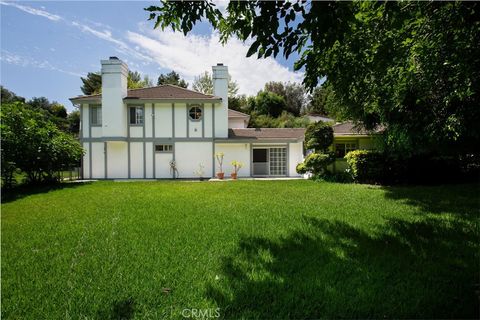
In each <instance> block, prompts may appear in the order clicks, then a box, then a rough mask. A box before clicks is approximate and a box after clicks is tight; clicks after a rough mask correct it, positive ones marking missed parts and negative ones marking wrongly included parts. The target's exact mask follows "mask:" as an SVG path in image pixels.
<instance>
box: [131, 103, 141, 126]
mask: <svg viewBox="0 0 480 320" xmlns="http://www.w3.org/2000/svg"><path fill="white" fill-rule="evenodd" d="M130 124H134V125H135V124H137V125H142V124H143V107H130Z"/></svg>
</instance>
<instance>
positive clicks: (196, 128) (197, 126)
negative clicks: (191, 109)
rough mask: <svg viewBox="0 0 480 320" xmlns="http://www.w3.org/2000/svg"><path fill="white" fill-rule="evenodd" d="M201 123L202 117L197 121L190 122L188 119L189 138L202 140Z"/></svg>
mask: <svg viewBox="0 0 480 320" xmlns="http://www.w3.org/2000/svg"><path fill="white" fill-rule="evenodd" d="M202 123H203V117H202V119H201V120H199V121H194V120H191V119H190V117H188V137H189V138H202Z"/></svg>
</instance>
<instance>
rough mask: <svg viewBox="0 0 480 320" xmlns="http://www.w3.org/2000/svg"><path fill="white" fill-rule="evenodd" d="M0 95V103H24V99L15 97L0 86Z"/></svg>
mask: <svg viewBox="0 0 480 320" xmlns="http://www.w3.org/2000/svg"><path fill="white" fill-rule="evenodd" d="M0 89H1V93H0V98H1V103H2V104H4V103H10V102H16V101H19V102H25V98H23V97H20V96H17V95H16V94H15V93H13V92H12V91H10V90H8V89H7V88H5V87H4V86H0Z"/></svg>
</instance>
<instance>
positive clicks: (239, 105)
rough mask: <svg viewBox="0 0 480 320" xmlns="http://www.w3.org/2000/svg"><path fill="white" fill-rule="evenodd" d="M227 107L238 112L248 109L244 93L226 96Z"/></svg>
mask: <svg viewBox="0 0 480 320" xmlns="http://www.w3.org/2000/svg"><path fill="white" fill-rule="evenodd" d="M228 108H229V109H232V110H237V111H240V112H247V111H248V98H247V96H246V95H244V94H242V95H237V96H233V97H228Z"/></svg>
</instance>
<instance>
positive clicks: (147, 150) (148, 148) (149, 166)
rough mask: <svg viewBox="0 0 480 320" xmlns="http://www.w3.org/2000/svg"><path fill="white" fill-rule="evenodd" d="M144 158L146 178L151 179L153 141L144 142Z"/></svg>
mask: <svg viewBox="0 0 480 320" xmlns="http://www.w3.org/2000/svg"><path fill="white" fill-rule="evenodd" d="M145 157H146V158H145V160H146V165H147V166H146V172H145V174H146V178H147V179H152V178H153V143H151V142H146V143H145Z"/></svg>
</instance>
